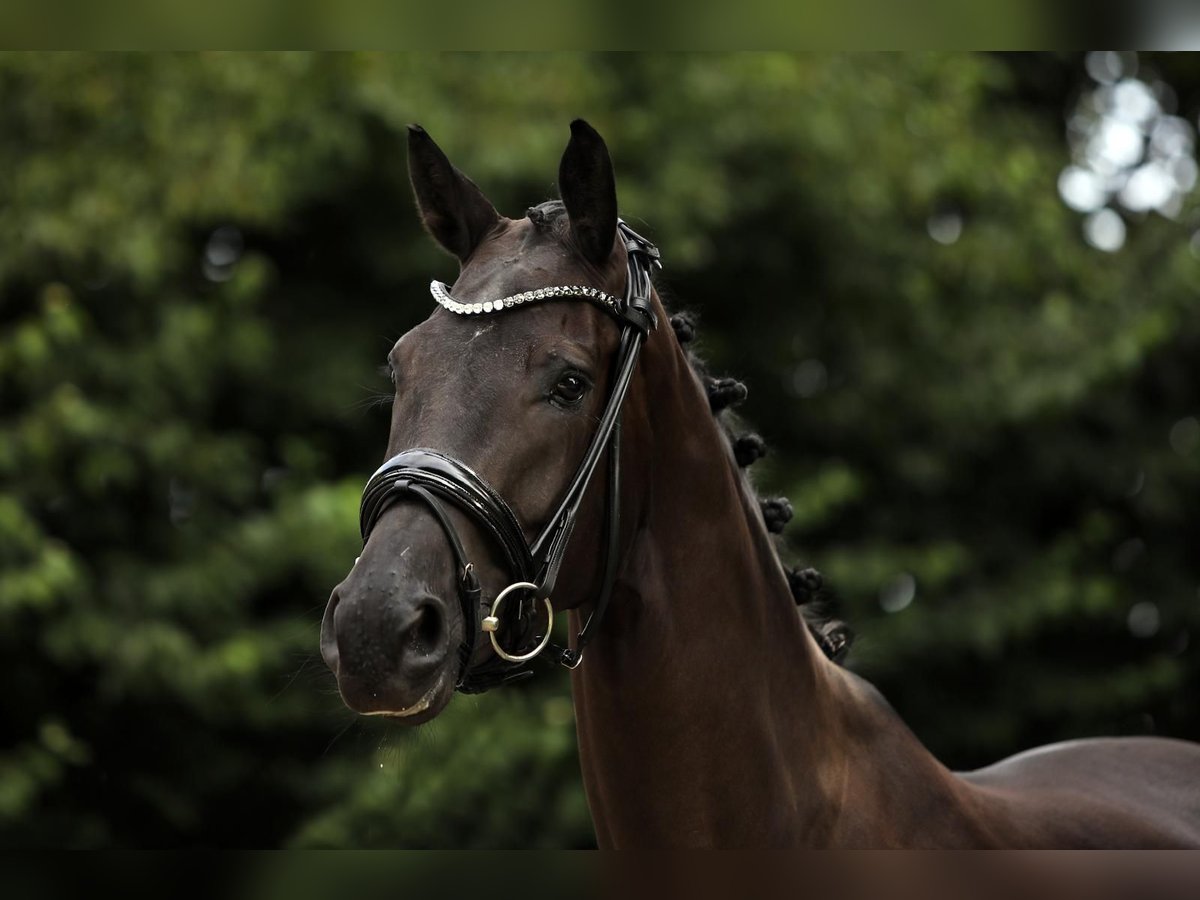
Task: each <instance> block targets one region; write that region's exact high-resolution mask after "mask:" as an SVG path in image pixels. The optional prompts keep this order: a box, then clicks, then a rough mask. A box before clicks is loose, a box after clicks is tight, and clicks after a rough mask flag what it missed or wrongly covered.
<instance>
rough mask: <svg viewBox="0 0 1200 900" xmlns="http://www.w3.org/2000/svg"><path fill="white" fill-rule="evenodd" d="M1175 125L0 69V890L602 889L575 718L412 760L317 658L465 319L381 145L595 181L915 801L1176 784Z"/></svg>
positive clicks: (1190, 676)
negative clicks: (1077, 754)
mask: <svg viewBox="0 0 1200 900" xmlns="http://www.w3.org/2000/svg"><path fill="white" fill-rule="evenodd" d="M1147 97H1149V98H1151V101H1152V105H1151V104H1150V103H1149V102H1148V101H1147V100H1146V98H1147ZM1139 104H1140V105H1139ZM1198 112H1200V63H1198V62H1197V61H1195V60H1193V59H1192V58H1190V57H1181V56H1157V55H1143V56H1141V57H1140V58H1139V57H1135V56H1133V55H1131V54H1124V55H1117V54H1094V55H1091V56H1085V55H1083V54H1069V55H1054V56H1020V55H1011V56H1010V55H990V56H972V55H948V56H947V55H928V54H921V55H860V56H825V55H812V56H789V55H674V54H672V55H615V56H604V55H578V54H551V55H532V56H526V55H494V56H457V55H397V56H390V55H382V56H381V55H327V56H313V55H305V54H287V55H220V54H206V55H152V56H148V55H127V56H126V55H70V54H67V55H54V56H48V55H22V54H6V55H3V56H0V479H2V485H0V684H2V685H3V696H2V699H0V708H2V710H3V714H2V719H0V842H2V843H4V844H7V845H10V846H11V845H31V844H35V845H53V846H71V847H108V846H180V845H185V846H186V845H223V846H258V847H271V846H336V847H340V846H354V847H372V846H389V847H508V846H548V847H553V846H587V845H589V844H590V842H591V830H590V824H589V822H588V818H587V809H586V805H585V803H584V799H583V796H582V789H581V786H580V783H579V775H578V766H577V762H576V758H575V748H574V734H573V730H572V719H571V708H570V703H569V695H568V690H567V685H566V682H565V679H564V678H562V677H561V676H559V675H556V674H553V673H547V675H545V676H544V677H542V678H541V679H540V680H538V681H536V682H535V683H533V684H531V685H528V686H525V687H522V688H519V689H512V690H506V691H502V692H498V693H496V694H491V695H487V696H484V697H482V698H470V697H459V698H456V699H455V700H454V702H453V703H452V705H451V707H450V709H449V710H448V711H447V712H446V713H445V715H443V716H442V717H441V718H440V719H439V720H438V721H436V722H435V723H433V724H432V725H429V726H427V727H425V728H423V729H422V730H421V731H419V732H417V733H412V732H407V731H400V730H398V729H395V728H388V727H386V726H382V725H380V724H378V723H372V722H366V721H359V720H357V719H355V717H354V716H352V715H351V714H350V713H349V712H348V711H347V710H345V709H344V708H343V707H342V706H341V704H340V701H339V699H338V697H337V695H336V689H335V686H334V682H333V679H332V676H330V675H329V674H328V673H327V672H326V671H325V669H324V666H323V664H322V663H321V661H320V659H319V657H318V656H317V655H316V645H317V633H318V625H319V621H320V616H321V612H322V609H323V606H324V603H325V600H326V598H327V596H328V593H329V590H330V588H331V587H332V585H334V584H335V583H336V582H337V581H338V580H340V578H341V577H342V576H343V575H344V573H345V571H346V569H347V568H348V566H349V564H350V562H351V561H352V560H353V559H354V556H355V554H356V550H357V547H358V535H357V525H356V509H357V501H358V492H359V490H360V488H361V485H362V482H363V481H364V480H365V478H366V476H367V475H369V474H370V472H371V471H372V470H373V469H374V468H375V466H376V465H377V464H378V463H379V461H380V458H381V455H382V453H383V449H384V443H385V435H386V431H387V422H388V414H387V409H386V407H384V408H380V407H379V405H377V404H375V403H374V402H373V401H374V400H375V399H377V395H379V394H381V393H382V394H384V395H385V396H386V390H385V389H386V388H387V387H388V385H387V381H386V378H384V377H383V376H381V375H379V374H378V373H377V368H378V366H379V365H380V364H381V363H382V362H383V360H384V354H385V353H386V351H387V349H388V348H389V346H390V344H391V342H392V341H393V340H394V339H395V338H397V337H398V336H399V335H400V334H402V333H403V332H404V331H405V330H406V329H408V328H409V327H411V326H412V325H413V324H415V323H416V322H418V321H420V320H421V319H422V318H423V317H424V316H426V315H427V314H428V312H429V310H430V308H431V304H432V301H431V300H430V298H429V294H428V291H427V284H428V281H429V279H430V278H433V277H437V278H441V279H444V280H447V281H449V280H452V278H453V274H454V271H455V264H454V263H453V261H452V260H450V259H449V258H448V257H445V256H443V255H440V254H439V253H438V251H437V250H436V249H435V248H434V247H433V246H432V244H431V242H430V241H428V240H427V239H426V238H425V237H424V236H423V235H422V233H421V232H420V229H419V226H418V224H417V221H416V218H415V215H414V213H413V209H412V201H411V197H410V192H409V188H408V185H407V172H406V164H405V151H404V125H405V124H406V123H408V122H411V121H419V122H421V123H422V124H424V125H425V126H426V127H427V128H428V129H429V131H430V132H431V133H432V134H433V135H434V137H435V138H436V139H437V140H438V141H439V143H440V144H441V145H442V146H443V147H444V148H445V149H446V150H447V152H448V153H449V154H450V156H451V158H452V159H453V160H454V161H455V162H456V164H457V165H459V167H460V168H462V169H464V170H465V171H467V172H468V173H469V174H471V175H472V177H473V178H474V179H475V180H476V181H478V182H479V183H480V184H481V186H482V187H483V188H484V189H485V191H486V192H487V193H488V194H489V195H490V196H491V198H492V199H493V201H494V202H495V203H496V204H497V206H498V207H499V208H500V209H501V210H502V211H503V212H506V213H508V214H509V215H520V214H521V213H522V211H523V210H524V209H525V207H526V206H528V205H531V204H532V203H535V202H538V201H540V200H542V199H545V198H547V197H551V196H555V194H556V189H555V185H554V176H555V173H556V171H557V165H558V159H559V156H560V155H561V152H562V149H563V147H564V146H565V143H566V139H567V135H568V131H567V123H568V122H569V121H570V119H571V118H573V117H575V116H579V115H582V116H585V117H586V118H588V119H589V120H590V121H591V122H592V123H593V124H594V125H595V126H596V127H597V128H598V129H599V130H600V131H601V133H603V134H604V135H605V136H606V137H607V139H608V142H609V145H610V148H611V149H612V152H613V156H614V159H615V162H616V168H617V175H618V184H619V190H620V195H621V203H622V210H623V213H624V215H625V216H626V217H627V218H628V219H629V220H630V221H631V223H632V224H633V225H634V226H635V227H636V228H638V229H639V230H644V231H645V232H646V233H647V234H648V235H649V236H651V237H652V238H653V239H655V240H656V241H657V242H658V243H659V245H660V246H661V247H662V248H663V252H664V256H665V258H666V261H667V269H666V271H665V272H664V274H663V276H662V278H661V279H660V285H661V290H662V292H663V294H664V296H666V297H667V298H668V301H669V302H671V303H672V304H673V305H674V306H675V307H676V308H688V309H692V310H695V311H697V312H698V313H699V314H700V317H701V322H702V328H701V337H702V344H701V346H702V349H703V352H704V354H705V355H706V356H707V357H708V359H709V360H710V362H711V364H712V369H713V371H715V372H718V373H729V374H733V375H737V376H739V377H742V378H744V379H745V380H746V381H747V382H748V384H749V387H750V399H749V401H748V402H747V404H746V405H745V406H744V407H743V410H742V411H743V412H744V414H745V417H746V419H747V420H748V421H749V422H751V423H753V424H754V426H755V427H756V428H757V430H759V431H760V432H761V433H762V434H764V435H765V436H766V437H767V439H768V441H769V442H770V445H771V454H770V456H769V457H768V459H767V460H766V461H764V462H763V463H761V464H760V465H759V466H758V467H757V469H758V471H757V473H756V478H757V480H758V481H759V483H760V485H762V487H763V488H764V490H771V491H775V492H783V493H786V494H788V495H789V496H790V497H791V499H792V501H793V503H794V504H795V507H796V510H797V515H796V518H795V519H794V520H793V521H792V523H791V525H790V526H789V528H788V529H787V531H786V532H785V535H784V540H785V543H786V545H787V548H788V552H787V555H788V556H789V557H790V558H793V559H796V560H801V561H804V562H808V563H811V564H814V565H816V566H818V567H819V568H821V569H822V570H823V571H824V572H825V573H826V576H827V578H828V580H829V582H830V583H831V584H832V585H833V587H834V589H835V593H836V596H837V598H838V599H839V600H840V603H841V611H842V613H843V614H844V615H845V616H846V618H848V619H849V620H850V621H851V623H852V624H853V625H854V626H855V628H856V630H857V632H858V633H859V636H860V638H859V643H858V644H857V645H856V648H855V650H854V652H853V653H852V655H851V659H850V665H851V667H852V668H854V669H855V670H857V671H859V672H860V673H862V674H863V675H865V676H866V677H868V678H869V679H871V680H872V681H873V682H874V683H875V684H876V685H878V686H879V687H880V689H881V690H882V691H883V692H884V694H885V695H886V696H887V697H888V698H889V699H890V700H891V701H892V703H893V704H894V705H895V706H896V708H897V709H898V710H899V712H900V713H901V715H902V716H903V717H904V718H905V719H906V721H907V722H908V723H909V724H910V725H911V726H912V727H913V729H914V730H915V731H916V733H917V734H918V735H919V736H920V737H921V738H922V740H924V741H925V742H926V743H927V744H928V746H929V747H930V748H931V749H932V750H933V751H934V752H935V753H936V754H937V755H938V756H939V757H940V758H941V759H943V760H944V761H946V762H947V763H948V764H950V765H953V766H956V767H971V766H976V765H981V764H984V763H987V762H990V761H993V760H995V759H997V758H999V757H1002V756H1004V755H1007V754H1010V753H1013V752H1016V751H1018V750H1021V749H1024V748H1027V747H1029V746H1031V745H1035V744H1039V743H1045V742H1049V741H1054V740H1060V739H1065V738H1072V737H1083V736H1088V735H1097V734H1147V733H1153V734H1166V735H1175V736H1182V737H1190V738H1200V699H1198V698H1197V693H1196V688H1197V672H1198V668H1200V666H1198V662H1197V660H1198V659H1200V657H1198V650H1197V644H1198V643H1200V594H1198V587H1200V558H1198V557H1200V554H1198V550H1200V514H1198V512H1197V508H1196V506H1197V504H1196V499H1197V496H1198V493H1197V491H1198V488H1200V421H1197V416H1198V415H1200V319H1198V313H1200V299H1198V297H1197V291H1198V289H1200V259H1198V258H1197V254H1198V253H1200V239H1198V238H1196V237H1194V236H1193V232H1195V231H1196V229H1197V227H1200V209H1198V208H1197V206H1196V204H1195V202H1194V200H1193V199H1192V197H1191V194H1190V190H1191V187H1192V185H1193V184H1194V183H1195V162H1194V137H1195V134H1194V122H1195V117H1196V114H1197V113H1198ZM1114 122H1115V123H1116V124H1113V123H1114ZM1164 122H1165V123H1166V124H1163V123H1164ZM1130 129H1132V131H1130ZM1131 135H1132V137H1131ZM1072 165H1075V166H1076V167H1077V168H1076V169H1074V170H1070V172H1069V173H1068V175H1067V176H1063V172H1064V170H1065V169H1067V168H1068V167H1069V166H1072ZM1142 170H1145V171H1142ZM1081 172H1082V174H1080V173H1081ZM1089 173H1090V174H1089ZM1139 173H1141V174H1139ZM1060 176H1062V179H1061V182H1060ZM1168 176H1169V177H1168ZM1072 178H1073V179H1074V181H1071V180H1070V179H1072ZM1155 178H1157V179H1158V180H1157V181H1155ZM1089 179H1090V180H1089ZM1137 179H1140V181H1139V180H1137ZM1164 179H1167V180H1166V181H1164ZM1168 182H1169V183H1168ZM1060 183H1061V184H1062V185H1063V186H1062V187H1061V190H1060ZM1071 184H1073V185H1074V189H1072V188H1071V186H1070V185H1071ZM1080 184H1083V186H1084V187H1085V188H1086V187H1088V186H1090V187H1091V192H1092V196H1089V195H1088V192H1087V190H1083V189H1082V188H1080ZM1098 185H1099V187H1097V186H1098ZM1135 188H1136V189H1135ZM1097 191H1099V193H1097ZM1064 200H1070V201H1071V202H1072V203H1073V204H1074V206H1075V207H1077V208H1071V206H1069V205H1068V204H1067V203H1065V202H1064ZM1151 201H1153V202H1151ZM1102 207H1103V208H1104V209H1108V210H1109V211H1108V212H1107V213H1106V212H1103V211H1098V210H1100V209H1101V208H1102ZM1151 207H1153V208H1151ZM748 664H749V661H748Z"/></svg>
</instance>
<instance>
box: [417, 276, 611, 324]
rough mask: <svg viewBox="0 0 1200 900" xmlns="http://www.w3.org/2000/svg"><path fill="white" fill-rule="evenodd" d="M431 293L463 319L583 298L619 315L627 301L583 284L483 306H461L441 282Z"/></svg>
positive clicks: (541, 290)
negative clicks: (552, 301) (558, 300)
mask: <svg viewBox="0 0 1200 900" xmlns="http://www.w3.org/2000/svg"><path fill="white" fill-rule="evenodd" d="M429 293H431V294H433V299H434V300H436V301H437V302H438V305H439V306H441V307H442V308H443V309H447V310H449V311H450V312H452V313H457V314H458V315H460V316H474V315H478V314H479V313H490V312H499V311H500V310H502V309H509V308H510V307H513V306H520V305H522V304H523V303H536V302H537V301H539V300H554V299H561V298H563V297H580V298H582V299H584V300H589V301H591V302H592V303H595V304H596V305H598V306H600V307H602V308H604V309H605V310H606V311H607V312H609V313H611V314H612V315H616V316H619V315H620V314H621V308H622V306H623V305H624V301H623V300H621V298H620V297H614V296H613V295H612V294H607V293H605V292H604V291H602V290H600V289H599V288H594V287H584V286H583V285H559V286H557V287H544V288H538V289H537V290H533V291H525V292H524V293H520V294H513V295H512V296H511V297H504V298H503V299H500V300H486V301H484V302H483V303H459V302H458V301H457V300H455V299H454V298H453V297H451V296H450V289H449V288H448V287H446V285H444V284H443V283H442V282H440V281H431V282H430V283H429Z"/></svg>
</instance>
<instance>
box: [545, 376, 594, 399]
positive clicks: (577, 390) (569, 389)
mask: <svg viewBox="0 0 1200 900" xmlns="http://www.w3.org/2000/svg"><path fill="white" fill-rule="evenodd" d="M587 390H588V383H587V379H586V378H584V377H583V376H582V375H576V374H574V373H570V374H567V375H564V376H563V377H562V378H560V379H559V380H558V384H556V385H555V386H554V397H553V399H554V400H555V401H557V402H558V403H559V404H560V405H563V406H574V405H575V404H576V403H578V402H579V401H580V400H582V399H583V395H584V394H586V393H587Z"/></svg>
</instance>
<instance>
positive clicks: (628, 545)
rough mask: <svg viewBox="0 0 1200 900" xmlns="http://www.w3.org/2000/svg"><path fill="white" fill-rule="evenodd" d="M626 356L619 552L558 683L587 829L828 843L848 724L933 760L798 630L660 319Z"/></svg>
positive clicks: (780, 578) (693, 380) (865, 736)
mask: <svg viewBox="0 0 1200 900" xmlns="http://www.w3.org/2000/svg"><path fill="white" fill-rule="evenodd" d="M660 316H662V313H661V311H660ZM640 366H641V372H640V375H639V384H638V385H637V393H636V395H635V394H633V393H631V395H630V400H631V401H632V402H630V403H629V404H628V407H627V411H626V416H625V438H624V440H625V443H626V447H625V453H624V460H623V466H624V468H625V469H626V471H627V472H629V473H630V474H629V476H627V478H626V501H625V503H626V505H625V509H626V510H628V511H629V512H628V513H627V516H626V520H627V521H628V522H630V525H629V528H628V531H627V532H626V534H625V535H624V536H623V537H624V540H623V553H624V557H623V562H622V564H621V568H620V574H619V576H618V582H617V586H616V590H615V592H614V595H613V598H612V602H611V605H610V607H609V610H608V614H607V617H606V619H605V621H604V623H603V627H602V628H601V630H600V631H599V633H598V634H597V635H596V637H595V639H594V640H593V642H592V643H591V645H590V646H589V647H588V649H587V654H586V658H585V661H584V663H583V665H582V666H580V667H579V669H577V670H576V671H575V673H573V678H572V690H573V694H574V698H575V708H576V720H577V724H578V734H579V745H580V761H581V766H582V770H583V775H584V783H585V787H586V789H587V793H588V801H589V805H590V807H591V809H592V814H593V820H594V822H595V825H596V831H597V838H598V840H599V842H600V844H601V845H602V846H623V845H624V846H629V845H635V846H642V847H654V846H671V845H730V844H737V843H744V844H747V845H769V844H785V845H796V844H825V843H829V842H833V841H835V840H836V835H837V834H838V833H839V832H840V831H842V830H844V826H845V821H844V816H843V812H844V810H843V803H842V798H843V796H845V795H846V794H847V791H848V790H850V786H851V782H852V778H851V771H850V767H849V765H848V764H849V761H850V760H849V757H848V748H849V747H850V745H851V741H852V738H851V736H852V735H857V736H858V738H860V739H862V740H864V741H870V742H876V741H877V740H878V738H879V737H880V736H883V737H886V738H887V741H886V743H887V745H888V747H889V748H890V749H889V751H888V752H889V753H890V754H891V757H892V761H893V765H900V766H905V765H907V766H908V770H910V771H911V772H912V773H913V774H914V775H915V777H917V778H919V779H921V780H922V781H924V782H928V781H929V780H936V779H938V778H940V777H942V775H944V774H945V773H944V770H941V769H940V767H939V766H938V765H937V763H936V762H935V761H934V760H933V759H932V757H930V756H929V755H928V754H927V753H926V752H925V751H924V750H923V749H922V748H921V747H920V745H919V744H918V743H917V742H916V741H915V739H913V738H912V737H911V735H909V734H908V732H907V730H906V729H905V728H904V727H903V725H902V724H901V723H899V721H898V720H896V719H895V718H894V716H892V715H891V713H890V711H888V710H887V708H886V706H885V705H884V704H882V703H881V702H878V701H877V700H876V699H875V697H874V696H873V692H871V691H870V689H869V688H866V687H865V686H864V685H863V683H861V682H858V681H857V679H854V678H853V677H852V676H849V675H848V674H847V673H845V672H844V671H843V670H841V669H839V668H838V667H837V666H835V665H833V664H832V663H830V662H829V661H828V660H827V659H826V658H825V657H824V655H823V654H822V653H821V651H820V650H819V648H818V647H817V645H816V642H815V641H814V640H813V638H812V637H811V635H810V634H809V633H808V629H807V627H806V626H805V625H804V624H803V622H802V620H801V617H800V616H799V614H798V612H797V610H796V607H795V603H794V601H793V599H792V597H791V593H790V591H789V588H788V585H787V581H786V577H785V575H784V572H783V570H782V567H781V564H780V563H779V561H778V557H777V556H776V554H775V550H774V547H773V546H772V544H771V539H770V537H769V535H768V534H767V532H766V529H765V528H764V526H763V523H762V520H761V515H760V513H759V511H758V505H757V500H756V498H755V497H754V496H753V494H752V492H751V491H750V490H749V488H748V486H747V484H746V481H745V479H744V478H742V476H741V474H740V472H739V470H738V468H737V466H736V464H735V462H734V460H733V458H732V454H731V452H730V450H729V448H728V444H727V441H726V439H725V438H724V436H723V435H722V433H721V431H720V428H719V425H718V424H717V423H716V421H715V419H714V418H713V416H712V414H711V413H710V412H709V408H708V402H707V398H706V396H705V393H704V390H703V387H702V386H701V384H700V382H699V380H698V378H697V377H696V376H695V374H694V373H693V372H692V370H691V367H690V366H689V365H688V363H687V360H686V358H685V356H684V355H683V353H682V351H681V350H680V348H679V347H678V345H677V344H676V342H675V341H674V339H673V335H672V333H671V331H670V329H667V328H660V329H659V331H657V332H656V333H655V334H654V335H653V337H652V340H651V342H650V344H649V345H648V346H647V348H646V350H645V352H644V354H643V357H642V360H641V363H640ZM573 624H574V625H575V626H576V627H577V625H578V621H576V622H575V623H573ZM897 757H898V758H897ZM868 768H869V767H868ZM946 777H948V776H946ZM897 821H898V822H899V821H900V819H899V818H898V819H897Z"/></svg>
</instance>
